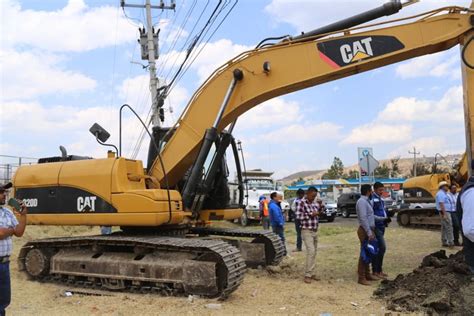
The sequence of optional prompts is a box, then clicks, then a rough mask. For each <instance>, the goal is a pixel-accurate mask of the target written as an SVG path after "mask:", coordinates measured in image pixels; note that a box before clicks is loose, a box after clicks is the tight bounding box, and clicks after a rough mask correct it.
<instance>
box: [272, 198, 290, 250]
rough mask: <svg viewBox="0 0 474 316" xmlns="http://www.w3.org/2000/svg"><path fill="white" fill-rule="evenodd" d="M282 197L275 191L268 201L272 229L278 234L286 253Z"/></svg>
mask: <svg viewBox="0 0 474 316" xmlns="http://www.w3.org/2000/svg"><path fill="white" fill-rule="evenodd" d="M280 202H281V201H280V198H279V196H278V193H276V192H273V193H272V194H270V203H268V210H269V214H270V225H272V231H273V233H274V234H276V235H278V236H279V237H280V239H281V242H282V243H283V246H284V247H285V255H286V245H285V219H284V218H283V212H282V211H281V207H280Z"/></svg>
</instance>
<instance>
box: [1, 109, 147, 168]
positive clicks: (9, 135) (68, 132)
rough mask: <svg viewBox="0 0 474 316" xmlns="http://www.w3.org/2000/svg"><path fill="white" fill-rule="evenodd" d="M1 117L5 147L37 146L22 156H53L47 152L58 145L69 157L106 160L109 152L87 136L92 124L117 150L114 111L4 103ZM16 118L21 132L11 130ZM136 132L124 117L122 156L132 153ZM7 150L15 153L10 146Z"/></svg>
mask: <svg viewBox="0 0 474 316" xmlns="http://www.w3.org/2000/svg"><path fill="white" fill-rule="evenodd" d="M0 116H1V125H0V135H2V142H5V143H4V144H9V143H16V142H18V141H20V142H23V141H25V140H27V144H37V146H36V148H34V149H32V148H30V149H24V148H22V150H21V151H20V152H21V154H22V155H25V156H33V157H38V156H48V155H55V154H56V152H53V153H51V152H50V150H51V148H50V146H53V147H56V148H57V146H59V145H64V146H65V147H66V148H67V149H68V152H69V153H71V154H77V155H85V156H92V157H105V155H106V152H107V150H108V149H109V148H105V147H102V146H100V145H99V144H97V142H96V141H95V139H94V137H93V136H92V135H91V134H90V132H89V128H90V127H91V126H92V124H94V123H95V122H97V123H99V124H100V125H101V126H102V127H103V128H105V129H106V130H107V131H108V132H109V133H110V134H111V137H110V140H109V141H108V142H110V143H113V144H115V145H117V146H118V139H119V133H118V109H117V108H112V107H108V106H96V107H89V108H78V107H74V106H64V105H56V106H45V105H43V104H41V103H39V102H6V103H4V104H3V106H2V108H1V113H0ZM18 117H21V128H17V129H12V128H11V127H12V126H17V125H18ZM110 118H117V119H110ZM139 128H140V125H139V123H138V122H137V120H136V119H135V117H132V116H131V115H128V114H125V115H124V120H123V125H122V132H123V134H122V137H123V139H122V144H123V150H122V151H123V153H124V154H127V153H131V152H132V149H133V147H134V146H135V142H136V136H137V134H134V133H133V131H134V130H138V129H139ZM148 140H149V138H148V136H146V137H145V141H144V146H142V150H141V152H140V153H139V155H138V157H139V158H141V159H143V158H145V157H146V152H147V147H148ZM6 141H8V142H6ZM45 143H48V144H45ZM4 146H7V145H4ZM6 148H7V149H11V150H13V149H14V148H13V147H11V146H7V147H6ZM15 152H17V151H15Z"/></svg>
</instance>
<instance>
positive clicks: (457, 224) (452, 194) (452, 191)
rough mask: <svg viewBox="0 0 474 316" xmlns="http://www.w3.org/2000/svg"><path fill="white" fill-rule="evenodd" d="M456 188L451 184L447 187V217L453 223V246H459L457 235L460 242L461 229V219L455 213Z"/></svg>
mask: <svg viewBox="0 0 474 316" xmlns="http://www.w3.org/2000/svg"><path fill="white" fill-rule="evenodd" d="M457 190H458V186H457V185H455V184H451V186H450V187H449V192H448V193H447V194H448V199H449V210H448V212H449V215H450V216H451V222H452V223H453V237H454V245H455V246H461V243H459V233H461V240H462V228H461V219H460V218H459V215H458V212H456V201H457V199H458V193H457Z"/></svg>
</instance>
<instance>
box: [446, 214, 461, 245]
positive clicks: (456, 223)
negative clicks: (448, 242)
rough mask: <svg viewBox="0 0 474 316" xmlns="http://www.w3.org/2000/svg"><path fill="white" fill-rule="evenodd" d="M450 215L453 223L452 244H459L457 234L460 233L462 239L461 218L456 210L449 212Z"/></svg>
mask: <svg viewBox="0 0 474 316" xmlns="http://www.w3.org/2000/svg"><path fill="white" fill-rule="evenodd" d="M449 214H450V215H451V222H452V223H453V238H454V244H455V245H459V235H461V240H462V235H463V234H462V228H461V219H460V218H459V214H458V213H457V212H449Z"/></svg>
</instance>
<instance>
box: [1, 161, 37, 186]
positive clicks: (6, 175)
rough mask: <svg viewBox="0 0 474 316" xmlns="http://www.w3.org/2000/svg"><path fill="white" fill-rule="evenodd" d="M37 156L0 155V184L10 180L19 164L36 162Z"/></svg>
mask: <svg viewBox="0 0 474 316" xmlns="http://www.w3.org/2000/svg"><path fill="white" fill-rule="evenodd" d="M37 161H38V159H37V158H32V157H20V156H9V155H0V184H2V183H7V182H10V181H11V180H12V178H13V175H14V174H15V171H16V170H17V169H18V167H19V166H21V165H31V164H36V163H37Z"/></svg>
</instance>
